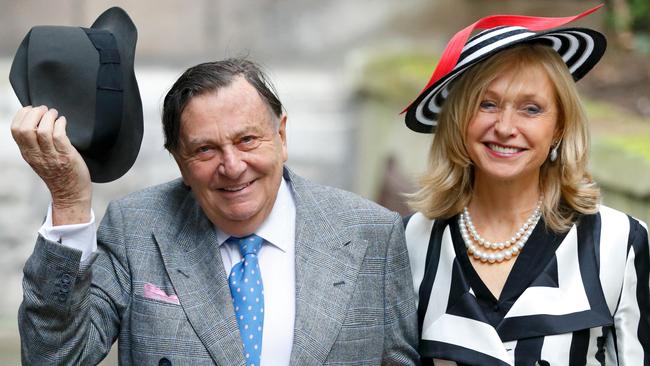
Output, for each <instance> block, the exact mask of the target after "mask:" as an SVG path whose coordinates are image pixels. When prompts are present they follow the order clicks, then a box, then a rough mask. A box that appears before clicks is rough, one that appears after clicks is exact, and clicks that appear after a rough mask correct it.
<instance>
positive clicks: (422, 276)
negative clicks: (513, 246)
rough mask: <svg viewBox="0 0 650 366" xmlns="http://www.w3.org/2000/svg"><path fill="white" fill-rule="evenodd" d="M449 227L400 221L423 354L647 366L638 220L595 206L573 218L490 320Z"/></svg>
mask: <svg viewBox="0 0 650 366" xmlns="http://www.w3.org/2000/svg"><path fill="white" fill-rule="evenodd" d="M541 222H542V221H540V223H541ZM457 225H458V224H457V220H454V219H450V220H439V221H435V220H430V219H427V218H426V217H424V216H423V215H422V214H420V213H416V214H415V215H413V216H412V217H411V218H410V220H409V221H408V223H407V225H406V241H407V246H408V250H409V258H410V261H411V268H412V273H413V283H414V286H415V289H416V291H418V294H419V303H418V313H419V326H420V345H419V348H420V353H421V355H422V357H423V359H424V360H425V361H426V360H427V359H441V360H451V361H455V362H456V363H458V364H467V365H513V366H519V365H650V283H649V281H650V279H649V273H650V254H649V248H648V232H647V227H646V225H645V224H644V223H642V222H639V221H637V220H635V219H633V218H631V217H629V216H628V215H626V214H624V213H621V212H619V211H616V210H614V209H611V208H608V207H605V206H601V207H600V211H599V213H598V214H596V215H589V216H583V217H582V218H581V219H580V221H579V224H577V225H574V226H573V227H572V228H571V229H570V231H569V232H568V233H566V234H565V236H564V238H563V239H562V241H561V243H560V245H559V246H558V249H557V250H556V251H555V255H554V256H552V259H551V260H550V261H549V263H548V264H546V265H545V266H544V267H543V268H544V269H543V270H542V271H541V272H540V273H539V274H538V275H537V276H536V277H535V279H534V280H533V281H532V282H531V284H530V285H529V286H528V287H526V289H525V290H524V291H523V292H522V293H521V295H519V297H518V298H517V299H516V300H515V301H514V303H513V304H512V306H511V307H510V308H509V310H508V311H507V313H506V314H505V316H504V317H503V319H502V320H501V321H500V323H499V324H498V325H496V326H493V325H491V324H490V323H488V322H487V320H486V318H485V316H484V315H483V313H482V310H481V308H480V306H479V304H478V303H477V299H476V296H475V293H474V289H472V287H471V286H470V283H469V281H468V280H467V276H466V274H464V273H463V270H462V268H461V266H460V265H459V258H458V256H461V255H462V256H466V255H467V254H466V252H465V251H462V250H459V249H458V248H462V246H458V245H457V246H456V247H455V246H454V241H456V242H457V243H456V244H458V241H459V240H460V241H462V239H461V238H460V235H459V234H458V226H457ZM542 225H543V224H542ZM445 364H447V363H445ZM452 364H453V363H452Z"/></svg>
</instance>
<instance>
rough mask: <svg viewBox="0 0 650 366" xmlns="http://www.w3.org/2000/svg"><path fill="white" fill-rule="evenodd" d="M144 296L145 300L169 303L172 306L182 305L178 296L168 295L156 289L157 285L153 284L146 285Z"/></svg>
mask: <svg viewBox="0 0 650 366" xmlns="http://www.w3.org/2000/svg"><path fill="white" fill-rule="evenodd" d="M143 296H144V298H145V299H152V300H158V301H162V302H167V303H170V304H176V305H180V304H181V303H180V301H178V296H176V295H167V294H166V293H165V291H163V290H161V289H159V288H158V287H156V285H154V284H152V283H145V284H144V293H143Z"/></svg>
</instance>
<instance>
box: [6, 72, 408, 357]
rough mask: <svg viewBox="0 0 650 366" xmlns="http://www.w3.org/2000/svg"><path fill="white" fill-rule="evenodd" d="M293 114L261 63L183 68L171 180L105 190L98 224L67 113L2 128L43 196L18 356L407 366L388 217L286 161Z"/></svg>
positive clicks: (400, 260)
mask: <svg viewBox="0 0 650 366" xmlns="http://www.w3.org/2000/svg"><path fill="white" fill-rule="evenodd" d="M286 123H287V117H286V115H285V114H284V113H283V109H282V105H281V103H280V101H279V100H278V98H277V97H276V95H275V94H274V93H273V91H272V88H271V87H269V84H268V82H267V81H266V79H265V77H264V75H263V74H262V73H261V71H260V70H259V68H258V67H257V66H256V65H255V64H253V63H252V62H250V61H246V60H240V59H230V60H225V61H219V62H211V63H204V64H200V65H197V66H195V67H192V68H190V69H188V70H187V71H186V72H185V73H184V74H183V75H182V76H181V77H180V78H179V79H178V80H177V81H176V83H175V84H174V85H173V86H172V88H171V90H170V91H169V93H168V94H167V96H166V98H165V102H164V110H163V125H164V132H165V139H166V140H165V147H166V148H167V150H169V152H170V153H171V154H172V155H173V157H174V159H175V160H176V162H177V164H178V167H179V169H180V173H181V176H182V179H177V180H174V181H171V182H168V183H165V184H162V185H159V186H155V187H151V188H148V189H145V190H143V191H140V192H136V193H133V194H131V195H129V196H127V197H125V198H123V199H121V200H118V201H115V202H112V203H111V204H110V205H109V207H108V209H107V212H106V215H105V217H104V219H103V220H102V223H101V225H100V227H99V230H98V231H97V233H96V236H95V232H94V229H93V228H94V226H93V223H94V222H93V220H94V218H93V215H92V213H91V208H90V206H91V182H90V178H89V173H88V169H87V168H86V165H85V164H84V161H83V160H82V158H81V156H80V155H79V153H78V152H77V151H76V150H75V149H74V148H73V147H72V145H70V142H69V140H68V139H67V137H66V133H65V124H66V121H65V117H62V116H57V112H56V111H55V110H53V109H49V110H48V108H46V107H37V108H32V107H25V108H23V109H22V110H20V111H19V112H18V113H17V115H16V117H15V119H14V121H13V124H12V133H13V135H14V138H15V140H16V141H17V143H18V145H19V147H20V150H21V152H22V154H23V156H24V157H25V160H27V162H28V163H29V164H30V165H31V166H32V168H33V169H34V170H35V171H36V173H37V174H38V175H39V176H40V177H41V178H42V179H43V181H44V182H45V184H46V185H47V187H48V188H49V190H50V192H51V195H52V205H51V211H50V212H49V213H48V218H47V219H46V222H45V224H44V226H43V227H42V228H41V230H40V231H39V232H40V234H41V235H39V237H38V240H37V242H36V248H35V250H34V253H33V254H32V256H31V257H30V258H29V260H28V262H27V264H26V265H25V279H24V291H25V296H24V301H23V304H22V306H21V309H20V314H19V324H20V330H21V338H22V350H23V362H25V363H27V364H48V365H49V364H52V363H56V364H83V365H87V364H96V363H98V362H99V361H100V360H102V359H103V358H104V357H105V356H106V354H107V353H108V351H109V350H110V348H111V345H112V343H113V342H114V341H115V340H119V343H118V346H119V359H120V364H122V365H150V364H158V365H171V364H176V365H189V364H192V365H199V364H201V365H203V364H218V365H263V366H264V365H288V364H290V365H329V364H332V365H340V364H346V365H379V364H386V365H410V364H415V363H417V359H418V356H417V353H416V350H415V344H416V339H417V329H416V327H417V326H416V314H415V305H414V291H413V288H412V285H411V280H410V278H411V276H410V271H409V266H408V262H407V257H408V256H407V254H406V249H405V244H404V233H403V228H402V222H401V220H400V218H399V216H398V215H397V214H394V213H391V212H389V211H387V210H385V209H382V208H381V207H379V206H377V205H375V204H373V203H371V202H368V201H366V200H363V199H361V198H359V197H357V196H355V195H353V194H351V193H348V192H344V191H341V190H338V189H334V188H330V187H325V186H321V185H317V184H315V183H312V182H309V181H308V180H305V179H304V178H301V177H299V176H298V175H296V174H295V173H293V172H292V171H291V170H290V169H288V168H287V167H286V166H285V165H284V163H285V162H286V160H287V146H286Z"/></svg>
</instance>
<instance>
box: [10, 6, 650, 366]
mask: <svg viewBox="0 0 650 366" xmlns="http://www.w3.org/2000/svg"><path fill="white" fill-rule="evenodd" d="M604 2H605V3H606V7H605V9H602V10H600V11H599V12H597V13H596V14H594V15H592V16H590V17H588V18H586V19H583V20H580V21H579V22H578V23H576V25H583V26H589V27H593V28H596V29H599V30H601V31H602V32H604V33H606V34H607V35H608V39H609V49H608V52H607V53H606V55H605V58H604V60H603V61H602V62H601V63H600V64H599V65H597V66H596V68H595V69H594V71H592V72H591V73H590V74H589V75H587V77H586V78H585V79H584V80H583V81H581V82H580V83H579V86H580V90H581V92H582V93H583V96H584V101H585V105H586V108H587V111H588V115H589V117H590V120H591V127H592V136H593V139H592V148H593V151H592V157H591V166H592V170H593V174H594V176H595V178H596V180H597V181H598V182H599V184H600V186H601V188H602V190H603V193H604V202H605V203H606V204H608V205H610V206H613V207H615V208H619V209H622V210H624V211H626V212H628V213H630V214H632V215H635V216H637V217H639V218H641V219H643V220H645V221H649V220H650V0H605V1H604ZM599 3H602V1H590V0H525V1H523V0H518V1H515V0H402V1H394V0H355V1H350V0H329V1H322V0H239V1H228V0H196V1H191V2H190V1H185V2H181V1H173V0H155V1H154V0H137V1H136V0H132V1H127V0H124V1H104V0H94V1H83V0H58V1H46V0H23V1H19V2H18V1H10V0H0V34H2V37H0V75H2V77H0V167H1V168H2V177H1V178H0V253H2V254H0V278H2V281H0V293H1V294H2V296H0V365H15V364H20V355H19V339H18V327H17V321H16V314H17V309H18V306H19V303H20V301H21V297H22V292H21V291H22V289H21V277H22V273H21V270H22V266H23V264H24V262H25V260H26V258H27V256H28V255H29V254H30V253H31V251H32V248H33V243H34V240H35V237H36V231H37V229H38V227H39V226H40V224H41V221H42V219H43V217H44V214H45V210H46V207H47V204H48V202H49V197H48V194H47V190H46V189H45V186H44V185H43V184H42V183H41V182H40V181H39V180H38V179H37V177H36V176H35V174H34V173H32V171H31V170H30V169H29V167H28V166H27V165H26V164H25V163H24V162H23V161H22V158H21V157H20V153H19V152H18V149H17V148H16V146H15V144H14V143H13V140H12V139H11V135H10V132H9V124H10V122H11V118H12V117H13V114H14V113H15V112H16V110H17V109H18V108H19V103H18V100H17V98H16V97H15V95H14V93H13V91H12V89H11V87H10V85H9V82H8V75H9V68H10V66H11V61H12V58H13V55H14V53H15V51H16V48H17V47H18V45H19V43H20V41H21V40H22V39H23V37H24V36H25V34H26V33H27V32H28V30H29V29H30V28H31V27H32V26H34V25H70V26H84V27H88V26H90V25H91V24H92V22H93V21H94V19H95V18H96V17H97V16H98V15H99V14H100V13H101V12H102V11H104V10H105V9H107V8H109V7H110V6H115V5H117V6H121V7H123V8H124V9H125V10H126V11H127V12H128V13H129V15H130V16H131V18H132V19H133V21H134V22H135V24H136V25H137V27H138V30H139V40H138V45H137V54H136V74H137V78H138V81H139V85H140V91H141V94H142V101H143V107H144V117H145V135H144V139H143V144H142V148H141V150H140V155H139V157H138V160H137V162H136V164H135V166H134V167H133V169H131V171H129V173H127V174H126V175H125V176H124V177H122V178H120V179H119V180H117V181H115V182H112V183H108V184H101V185H95V187H94V190H95V191H94V210H95V213H96V215H97V216H98V218H101V216H102V215H103V212H104V209H105V207H106V204H107V202H108V201H109V200H112V199H116V198H119V197H121V196H123V195H125V194H126V193H128V192H131V191H133V190H136V189H139V188H142V187H145V186H148V185H152V184H156V183H161V182H164V181H166V180H169V179H172V178H175V177H177V176H178V172H177V169H176V167H175V164H174V163H173V160H172V159H171V158H170V156H169V155H168V154H167V153H166V152H165V151H164V150H163V148H162V132H161V128H160V109H161V101H162V98H163V96H164V94H165V93H166V91H167V89H168V88H169V87H170V86H171V84H172V83H173V81H174V80H175V79H176V78H177V77H178V76H179V75H180V73H182V72H183V70H185V69H186V68H187V67H189V66H192V65H194V64H196V63H199V62H203V61H207V60H215V59H222V58H226V57H232V56H248V57H249V58H251V59H253V60H255V61H257V62H259V63H261V64H262V65H263V66H264V67H265V69H266V70H267V71H268V73H269V75H270V77H271V79H272V80H273V81H274V83H275V85H276V88H277V90H278V93H279V96H280V99H281V100H282V102H283V103H284V104H285V107H286V109H287V112H288V116H289V120H288V125H287V130H288V132H287V134H288V146H289V163H288V164H289V166H291V167H293V168H294V169H295V170H296V171H297V172H299V173H300V174H303V175H305V176H308V177H310V178H312V179H314V180H316V181H319V182H322V183H325V184H330V185H334V186H338V187H341V188H344V189H347V190H351V191H354V192H357V193H359V194H361V195H363V196H365V197H367V198H370V199H372V200H375V201H378V202H379V203H381V204H383V205H385V206H387V207H389V208H391V209H393V210H396V211H399V212H401V213H403V214H406V213H408V208H407V207H406V206H405V204H404V202H403V199H402V198H401V195H400V194H401V193H403V192H410V191H412V190H413V189H414V187H415V185H416V183H417V177H418V174H420V173H421V172H423V170H424V167H425V163H426V154H427V151H428V147H429V144H430V140H431V136H430V135H420V134H415V133H412V132H410V130H408V129H407V128H406V127H405V126H404V123H403V118H402V116H400V115H399V112H400V111H401V110H402V109H403V108H404V107H405V106H406V105H407V104H408V103H409V102H410V101H411V100H412V99H413V98H414V97H415V96H416V95H417V93H418V92H419V91H420V89H421V88H422V87H423V86H424V85H425V83H426V82H427V80H428V79H429V77H430V75H431V73H432V72H433V69H434V67H435V64H436V61H437V58H438V56H439V55H440V53H441V51H442V49H443V48H444V46H445V44H446V42H447V40H448V39H449V38H450V37H451V36H452V35H453V34H454V33H455V32H456V31H458V30H459V29H461V28H462V27H465V26H466V25H468V24H470V23H472V22H474V21H475V20H476V19H477V18H480V17H483V16H486V15H491V14H498V13H511V14H522V15H536V16H569V15H573V14H577V13H579V12H581V11H583V10H585V9H588V8H590V7H593V6H595V5H597V4H599ZM103 364H105V365H116V364H117V361H116V359H115V357H114V355H113V354H112V355H111V356H109V358H108V359H107V360H106V361H105V362H104V363H103Z"/></svg>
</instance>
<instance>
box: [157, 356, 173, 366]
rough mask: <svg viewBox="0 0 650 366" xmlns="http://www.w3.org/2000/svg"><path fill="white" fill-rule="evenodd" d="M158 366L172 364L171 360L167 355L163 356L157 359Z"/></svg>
mask: <svg viewBox="0 0 650 366" xmlns="http://www.w3.org/2000/svg"><path fill="white" fill-rule="evenodd" d="M158 366H172V362H171V361H170V360H169V359H168V358H167V357H163V358H161V359H160V361H158Z"/></svg>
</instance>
